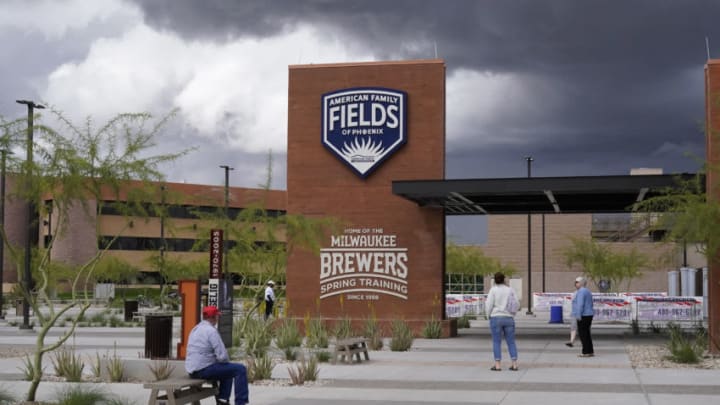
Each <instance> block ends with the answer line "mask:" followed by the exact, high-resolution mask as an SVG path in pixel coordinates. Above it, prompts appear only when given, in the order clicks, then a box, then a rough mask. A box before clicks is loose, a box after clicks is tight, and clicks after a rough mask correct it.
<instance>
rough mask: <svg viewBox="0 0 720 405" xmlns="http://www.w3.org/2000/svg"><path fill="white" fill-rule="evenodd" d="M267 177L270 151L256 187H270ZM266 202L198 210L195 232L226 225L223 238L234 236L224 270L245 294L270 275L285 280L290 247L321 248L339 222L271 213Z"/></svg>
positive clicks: (255, 292) (258, 292)
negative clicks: (231, 213) (231, 209)
mask: <svg viewBox="0 0 720 405" xmlns="http://www.w3.org/2000/svg"><path fill="white" fill-rule="evenodd" d="M271 182H272V155H271V154H269V157H268V166H267V176H266V182H265V183H264V184H262V185H260V187H262V188H263V189H264V190H265V191H269V190H270V184H271ZM265 206H266V204H265V201H263V200H262V199H260V200H258V201H254V202H251V203H250V204H248V205H247V206H246V207H244V208H243V209H242V210H241V211H240V212H239V213H238V215H237V216H236V217H234V218H228V217H226V216H225V213H224V210H223V209H222V208H219V209H218V210H217V211H216V212H214V213H203V212H196V215H197V216H198V217H200V218H201V219H203V221H201V223H202V224H203V225H202V226H203V227H204V229H200V230H199V234H205V235H209V231H210V229H224V230H225V231H226V233H225V239H226V240H231V241H233V242H234V243H233V246H232V247H231V248H230V249H228V252H227V259H228V267H229V269H226V270H225V271H229V272H231V273H233V274H236V275H237V276H238V279H239V280H240V281H239V284H238V285H236V286H235V288H236V290H239V292H240V295H241V296H243V297H248V296H250V297H262V293H263V291H264V290H265V284H266V282H267V281H268V280H273V281H276V282H277V283H278V284H277V285H282V284H284V281H285V279H286V277H285V271H286V268H287V257H288V255H289V253H290V252H292V250H293V249H304V250H307V251H311V252H313V253H317V254H319V251H320V243H321V241H322V239H323V236H324V235H325V233H326V232H328V231H331V230H334V229H336V228H337V227H338V226H339V221H337V220H336V219H334V218H310V217H305V216H302V215H274V214H273V213H271V212H269V211H268V210H267V209H266V208H265ZM195 249H206V241H198V242H197V243H196V246H195ZM276 295H277V296H278V297H282V295H283V291H282V290H281V289H278V290H276ZM262 303H263V301H262V300H256V301H255V303H254V304H253V306H252V307H251V308H250V309H249V310H248V311H247V313H246V316H245V319H244V320H243V322H242V325H241V326H240V333H243V332H244V330H245V325H247V321H248V320H249V319H250V318H251V317H252V316H253V315H254V314H255V313H256V312H257V310H258V308H259V307H260V306H261V305H262Z"/></svg>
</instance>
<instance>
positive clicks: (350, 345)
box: [333, 337, 370, 364]
mask: <svg viewBox="0 0 720 405" xmlns="http://www.w3.org/2000/svg"><path fill="white" fill-rule="evenodd" d="M360 353H363V354H364V355H365V360H370V355H368V350H367V339H365V338H364V337H351V338H347V339H340V340H338V341H337V342H335V351H334V352H333V364H335V363H337V361H338V360H340V358H343V360H344V361H345V362H346V363H352V360H353V356H355V357H357V361H358V363H360V362H362V359H361V358H360Z"/></svg>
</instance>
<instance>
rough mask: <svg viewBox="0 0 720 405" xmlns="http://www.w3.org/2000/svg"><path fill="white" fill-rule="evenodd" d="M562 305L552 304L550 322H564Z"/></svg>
mask: <svg viewBox="0 0 720 405" xmlns="http://www.w3.org/2000/svg"><path fill="white" fill-rule="evenodd" d="M562 309H563V308H562V305H552V306H550V322H549V323H563V314H562Z"/></svg>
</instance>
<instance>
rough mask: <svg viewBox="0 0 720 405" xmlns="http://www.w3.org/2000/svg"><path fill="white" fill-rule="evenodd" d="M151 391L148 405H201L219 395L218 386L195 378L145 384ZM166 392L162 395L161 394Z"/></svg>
mask: <svg viewBox="0 0 720 405" xmlns="http://www.w3.org/2000/svg"><path fill="white" fill-rule="evenodd" d="M143 387H144V388H149V389H150V400H149V401H148V405H164V404H167V405H182V404H193V405H200V400H202V399H205V398H211V397H214V396H215V395H217V393H218V389H217V384H216V383H215V382H214V381H207V380H202V379H195V378H189V377H188V378H169V379H167V380H162V381H155V382H150V383H145V384H144V385H143ZM161 391H162V392H164V394H161V393H160V392H161Z"/></svg>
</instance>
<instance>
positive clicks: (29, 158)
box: [15, 100, 45, 329]
mask: <svg viewBox="0 0 720 405" xmlns="http://www.w3.org/2000/svg"><path fill="white" fill-rule="evenodd" d="M15 101H16V102H17V103H18V104H24V105H26V106H27V112H28V118H27V123H28V126H27V145H26V154H25V166H26V167H25V176H26V182H27V184H26V185H25V186H26V187H27V191H28V192H32V186H33V184H32V183H33V180H32V166H33V129H34V128H33V115H34V109H36V108H37V109H42V108H45V106H44V105H42V104H36V103H35V102H34V101H30V100H15ZM35 211H36V210H35V201H34V200H33V197H32V195H31V196H30V197H28V199H27V235H26V237H25V263H24V264H25V271H24V274H23V287H24V288H25V291H26V293H27V295H26V296H25V297H23V298H24V299H23V323H22V325H20V329H32V326H30V302H29V301H28V297H29V296H30V289H31V287H32V274H31V273H30V264H31V263H30V260H31V254H30V252H31V248H32V241H33V238H34V237H33V234H34V235H35V237H37V229H34V232H33V228H34V227H33V224H34V223H35V216H36V212H35Z"/></svg>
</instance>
